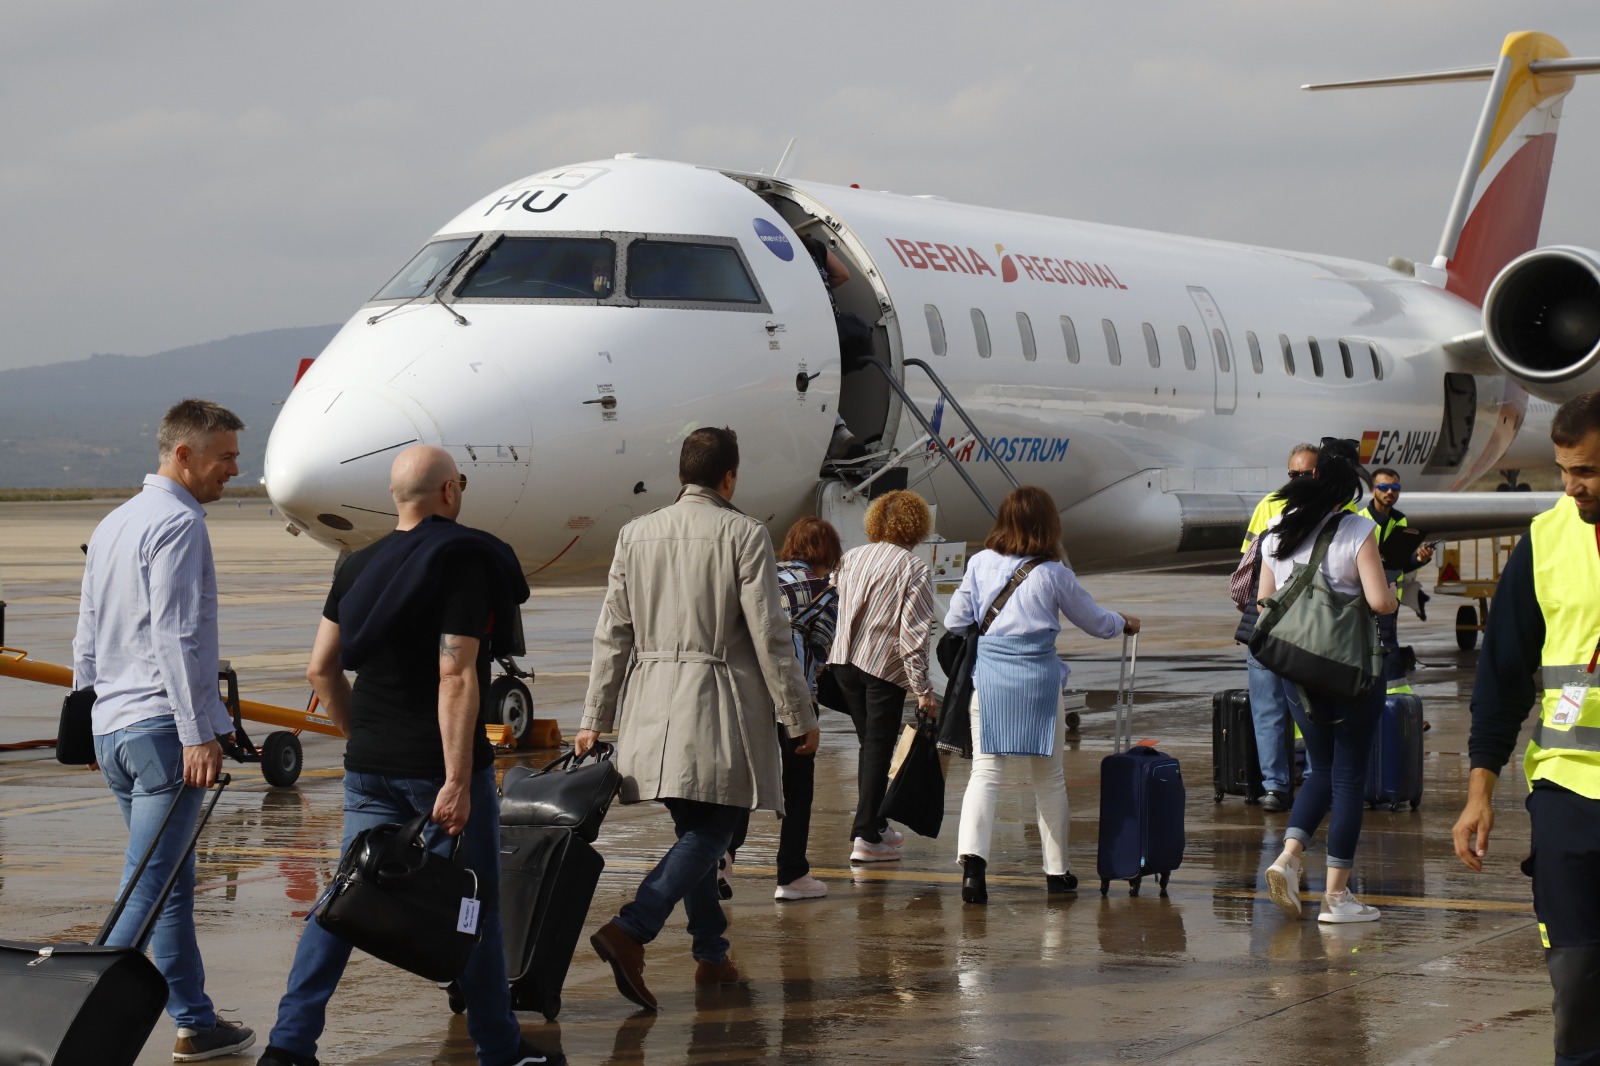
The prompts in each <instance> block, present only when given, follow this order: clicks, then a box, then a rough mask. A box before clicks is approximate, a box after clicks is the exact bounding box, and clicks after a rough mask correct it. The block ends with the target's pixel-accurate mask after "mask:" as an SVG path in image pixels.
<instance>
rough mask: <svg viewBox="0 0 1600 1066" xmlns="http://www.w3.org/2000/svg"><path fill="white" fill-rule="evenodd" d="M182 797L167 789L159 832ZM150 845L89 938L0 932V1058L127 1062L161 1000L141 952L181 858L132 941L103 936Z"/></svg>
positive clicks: (195, 836) (97, 1065) (20, 1064)
mask: <svg viewBox="0 0 1600 1066" xmlns="http://www.w3.org/2000/svg"><path fill="white" fill-rule="evenodd" d="M227 785H228V775H227V774H223V775H222V776H220V777H219V778H218V779H217V783H216V786H215V787H214V788H213V789H212V791H211V796H210V798H209V799H208V800H207V801H206V804H205V806H204V807H202V808H201V810H200V817H199V819H198V820H197V821H196V822H195V825H194V831H193V833H191V834H190V837H189V847H188V850H187V851H186V852H185V854H186V855H187V854H189V853H190V852H193V851H194V848H195V844H196V843H197V842H198V841H199V839H200V831H201V829H203V828H204V827H205V824H206V820H207V819H208V818H210V817H211V809H212V808H213V807H215V806H216V805H217V799H218V797H220V796H221V795H222V790H223V789H224V788H226V787H227ZM180 798H181V796H180V795H174V796H173V804H172V806H171V807H170V808H168V810H167V815H166V818H164V819H163V820H162V822H161V828H160V829H158V830H157V832H156V836H157V838H158V839H159V838H160V836H161V834H162V833H165V832H166V831H167V829H168V823H170V822H171V821H172V815H173V813H174V812H175V811H176V810H177V809H178V800H179V799H180ZM154 851H155V841H152V842H151V845H150V849H149V850H148V851H146V852H145V855H144V858H142V859H140V860H139V865H138V867H137V868H136V869H135V870H134V873H133V876H132V877H130V878H129V879H128V886H127V888H125V889H123V890H122V893H121V894H120V895H119V896H118V897H117V901H116V904H115V905H114V906H113V907H112V908H111V914H110V916H109V917H107V918H106V921H105V924H104V925H102V926H101V927H100V933H99V935H98V936H96V937H95V939H94V943H92V944H35V943H24V942H21V941H15V940H0V1066H83V1064H88V1063H93V1064H94V1066H133V1062H134V1060H135V1059H137V1058H138V1057H139V1052H140V1051H141V1050H143V1049H144V1045H145V1041H147V1040H149V1039H150V1033H151V1031H152V1030H154V1029H155V1027H156V1022H157V1021H159V1020H160V1018H161V1013H162V1011H163V1009H165V1007H166V1005H167V980H166V978H164V977H162V976H161V971H160V970H157V969H156V966H155V963H153V962H151V961H150V960H149V959H148V958H146V957H145V954H144V944H145V943H146V941H148V940H149V939H150V934H151V932H152V931H153V930H154V929H155V924H156V919H157V918H159V917H160V915H161V910H162V908H163V907H164V906H165V905H166V901H167V896H169V895H170V894H171V893H172V887H173V885H174V884H175V883H176V882H177V878H178V874H179V873H180V872H181V871H182V869H183V864H182V863H179V864H178V866H177V867H175V868H174V869H173V871H172V876H171V877H169V878H168V879H167V883H166V884H165V885H163V886H162V887H161V894H160V896H159V897H158V901H157V904H156V906H154V907H152V908H151V909H150V913H149V914H148V915H147V916H146V917H145V920H144V922H143V923H142V924H141V925H140V926H139V931H138V934H137V937H136V940H135V943H136V944H138V945H139V946H138V947H109V946H107V945H106V943H105V940H106V937H107V936H109V935H110V934H111V930H112V929H113V928H114V927H115V926H116V924H117V919H118V918H120V917H121V916H122V912H123V910H124V909H125V908H126V907H127V905H128V899H129V898H130V897H131V896H132V894H133V889H134V886H135V885H137V884H138V882H139V878H140V877H142V876H143V875H144V872H145V867H146V866H148V865H149V863H150V856H151V854H152V853H154Z"/></svg>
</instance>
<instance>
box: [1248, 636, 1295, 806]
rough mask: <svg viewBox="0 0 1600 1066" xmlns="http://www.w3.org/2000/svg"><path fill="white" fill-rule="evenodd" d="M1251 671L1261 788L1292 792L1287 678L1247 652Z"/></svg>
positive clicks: (1251, 695) (1251, 702) (1251, 704)
mask: <svg viewBox="0 0 1600 1066" xmlns="http://www.w3.org/2000/svg"><path fill="white" fill-rule="evenodd" d="M1244 664H1245V666H1246V667H1247V668H1248V669H1249V671H1250V717H1251V718H1253V719H1255V724H1256V757H1257V758H1258V759H1259V760H1260V761H1261V787H1262V788H1264V789H1266V790H1267V791H1268V792H1282V793H1283V794H1284V795H1286V796H1287V795H1288V794H1289V792H1290V788H1289V780H1290V767H1289V701H1288V700H1287V699H1286V698H1285V697H1284V693H1283V688H1284V685H1283V680H1282V679H1281V678H1280V677H1278V675H1277V674H1275V673H1273V672H1272V671H1271V670H1268V669H1267V668H1266V667H1265V666H1262V665H1261V664H1260V663H1259V662H1257V661H1256V657H1255V656H1254V655H1251V654H1250V653H1249V652H1245V653H1244Z"/></svg>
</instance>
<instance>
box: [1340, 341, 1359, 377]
mask: <svg viewBox="0 0 1600 1066" xmlns="http://www.w3.org/2000/svg"><path fill="white" fill-rule="evenodd" d="M1339 361H1340V362H1341V363H1343V364H1344V376H1345V377H1347V378H1353V377H1355V376H1356V364H1355V361H1354V360H1352V359H1351V358H1350V346H1349V345H1348V344H1346V343H1345V342H1344V341H1340V342H1339Z"/></svg>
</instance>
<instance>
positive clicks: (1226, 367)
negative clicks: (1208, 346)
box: [1211, 329, 1233, 374]
mask: <svg viewBox="0 0 1600 1066" xmlns="http://www.w3.org/2000/svg"><path fill="white" fill-rule="evenodd" d="M1211 343H1212V344H1214V345H1216V346H1217V369H1218V370H1220V371H1222V372H1223V373H1224V374H1226V373H1228V372H1229V371H1231V370H1232V369H1233V360H1232V359H1231V358H1230V357H1229V355H1228V338H1227V337H1224V336H1223V335H1222V331H1221V330H1220V329H1214V330H1212V331H1211Z"/></svg>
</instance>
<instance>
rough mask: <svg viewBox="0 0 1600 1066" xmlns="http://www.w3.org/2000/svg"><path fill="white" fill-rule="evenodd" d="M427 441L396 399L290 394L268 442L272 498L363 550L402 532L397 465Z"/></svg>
mask: <svg viewBox="0 0 1600 1066" xmlns="http://www.w3.org/2000/svg"><path fill="white" fill-rule="evenodd" d="M421 443H436V442H435V441H432V440H427V439H424V436H423V434H422V432H421V431H420V430H419V428H418V427H417V424H416V423H415V422H414V421H413V420H412V419H411V418H410V416H408V415H407V414H406V413H405V412H404V411H403V410H401V409H400V407H399V406H397V405H396V404H395V403H394V402H392V401H390V400H389V399H387V398H385V397H383V396H380V395H376V394H374V393H372V392H367V391H363V390H359V389H351V388H348V387H346V388H322V389H312V390H306V391H301V390H299V389H296V390H295V391H294V392H293V393H291V394H290V396H289V399H288V401H287V402H286V403H285V404H284V408H283V411H282V412H280V413H279V415H278V420H277V422H276V423H275V424H274V425H273V427H272V435H271V436H270V437H269V438H268V440H267V455H266V486H267V495H268V496H269V497H270V498H271V500H272V503H273V505H274V506H275V507H277V508H278V509H280V510H281V511H283V513H284V515H285V516H286V517H288V518H289V519H290V520H292V521H293V522H294V523H295V524H296V525H297V526H299V527H300V528H302V529H304V530H305V531H306V532H308V533H310V534H311V535H312V536H314V537H316V538H317V539H318V540H321V541H324V542H325V543H328V544H333V545H337V546H339V547H343V548H357V547H360V546H361V545H363V544H367V543H370V542H371V541H373V540H376V539H377V538H378V537H381V536H383V535H384V534H385V533H388V532H389V531H390V530H392V529H394V519H395V513H394V502H393V501H392V500H391V499H390V498H389V466H390V464H391V463H393V462H394V457H395V456H396V455H398V454H399V453H400V451H401V449H403V448H405V447H407V446H409V445H412V444H421Z"/></svg>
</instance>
